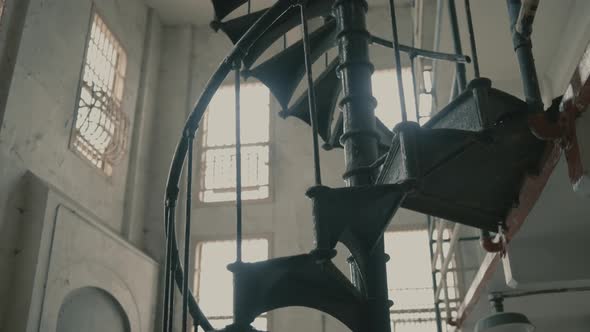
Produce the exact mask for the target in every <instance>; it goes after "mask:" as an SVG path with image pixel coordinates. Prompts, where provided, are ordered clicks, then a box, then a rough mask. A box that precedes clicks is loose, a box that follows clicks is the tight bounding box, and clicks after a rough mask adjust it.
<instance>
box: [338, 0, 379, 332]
mask: <svg viewBox="0 0 590 332" xmlns="http://www.w3.org/2000/svg"><path fill="white" fill-rule="evenodd" d="M367 6H368V4H367V2H366V1H364V0H337V1H335V2H334V14H335V16H336V21H337V23H338V34H337V40H338V57H339V60H340V65H339V66H338V74H339V77H340V81H341V83H342V92H343V98H342V101H341V102H340V105H341V107H342V111H343V114H344V127H343V128H344V133H343V135H342V137H341V138H340V140H341V142H342V144H343V145H344V159H345V163H346V173H345V174H344V178H345V179H346V183H347V185H348V186H359V185H370V184H373V183H374V181H375V180H374V179H375V176H376V170H375V169H371V168H370V167H367V166H369V165H371V164H372V163H374V162H375V160H376V159H377V136H376V134H375V105H376V103H375V98H373V94H372V86H371V74H372V73H373V69H374V68H373V65H372V64H371V62H370V61H369V36H370V35H369V33H368V32H367V23H366V11H367V9H368V8H367ZM364 255H366V257H363V258H364V259H365V261H366V262H367V264H366V269H365V271H364V272H365V283H366V295H367V298H368V299H369V301H368V306H367V312H368V320H367V321H368V322H369V324H370V325H369V326H368V328H367V330H368V331H374V332H377V331H379V332H390V331H391V325H390V319H389V300H388V298H387V271H386V265H385V264H386V259H385V245H384V242H383V237H381V238H380V239H379V240H378V241H377V243H376V244H375V246H374V247H373V250H372V251H371V252H367V253H365V254H364Z"/></svg>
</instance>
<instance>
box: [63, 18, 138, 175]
mask: <svg viewBox="0 0 590 332" xmlns="http://www.w3.org/2000/svg"><path fill="white" fill-rule="evenodd" d="M126 67H127V56H126V54H125V51H124V50H123V48H122V47H121V45H120V44H119V42H118V41H117V39H116V38H115V37H114V36H113V34H112V33H111V31H110V30H109V28H108V27H107V26H106V24H105V22H104V21H103V19H102V18H101V17H100V16H99V15H98V14H94V17H93V21H92V28H91V30H90V35H89V38H88V43H87V50H86V57H85V62H84V71H83V77H82V79H81V81H80V92H79V99H78V105H77V110H76V121H75V125H74V128H73V133H72V136H71V139H70V147H71V148H72V149H73V150H74V151H75V152H77V153H78V154H79V155H81V156H82V157H84V158H85V159H87V160H88V161H89V162H90V163H92V164H93V165H94V166H96V167H97V168H99V169H101V170H103V171H104V172H105V173H106V174H107V175H111V174H112V168H113V165H114V164H115V163H116V162H117V161H119V160H120V159H121V158H122V156H123V155H124V154H125V152H126V149H127V140H128V132H129V120H128V118H127V115H126V114H125V113H124V112H123V110H122V108H121V102H122V99H123V90H124V86H125V70H126Z"/></svg>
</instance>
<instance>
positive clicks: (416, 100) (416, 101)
mask: <svg viewBox="0 0 590 332" xmlns="http://www.w3.org/2000/svg"><path fill="white" fill-rule="evenodd" d="M413 44H414V43H413V42H412V45H413ZM413 46H414V47H416V45H413ZM410 64H411V66H412V67H411V68H412V87H413V88H414V107H415V111H414V112H415V113H416V122H417V123H418V124H420V92H419V89H418V81H417V80H416V55H414V54H412V55H410Z"/></svg>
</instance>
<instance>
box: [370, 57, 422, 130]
mask: <svg viewBox="0 0 590 332" xmlns="http://www.w3.org/2000/svg"><path fill="white" fill-rule="evenodd" d="M402 79H403V81H404V95H405V97H406V98H405V99H406V112H407V114H408V120H409V121H416V102H415V97H414V87H413V81H412V71H411V70H410V69H409V68H404V69H403V70H402ZM372 84H373V96H374V97H375V99H377V108H376V109H375V115H376V116H377V118H379V120H381V122H383V124H384V125H385V126H386V127H387V128H389V129H392V128H393V127H395V125H397V124H398V123H400V122H401V121H402V115H401V104H400V99H399V93H398V87H397V76H396V74H395V70H380V71H376V72H375V73H374V74H373V76H372ZM425 84H430V81H429V80H427V81H426V82H425ZM427 87H428V86H427ZM419 98H420V105H419V107H420V124H424V122H425V121H426V120H427V118H428V116H429V115H430V111H431V109H432V96H431V95H430V94H428V93H420V96H419Z"/></svg>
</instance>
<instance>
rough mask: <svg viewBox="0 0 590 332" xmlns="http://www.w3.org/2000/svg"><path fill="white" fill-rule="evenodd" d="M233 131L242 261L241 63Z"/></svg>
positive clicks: (238, 241)
mask: <svg viewBox="0 0 590 332" xmlns="http://www.w3.org/2000/svg"><path fill="white" fill-rule="evenodd" d="M235 66H236V67H235V98H236V100H235V102H236V104H235V112H236V115H235V116H236V119H235V120H236V121H235V126H236V128H235V130H236V261H237V262H241V261H242V136H241V122H242V121H241V120H242V119H241V110H240V67H241V62H240V61H236V64H235Z"/></svg>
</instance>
